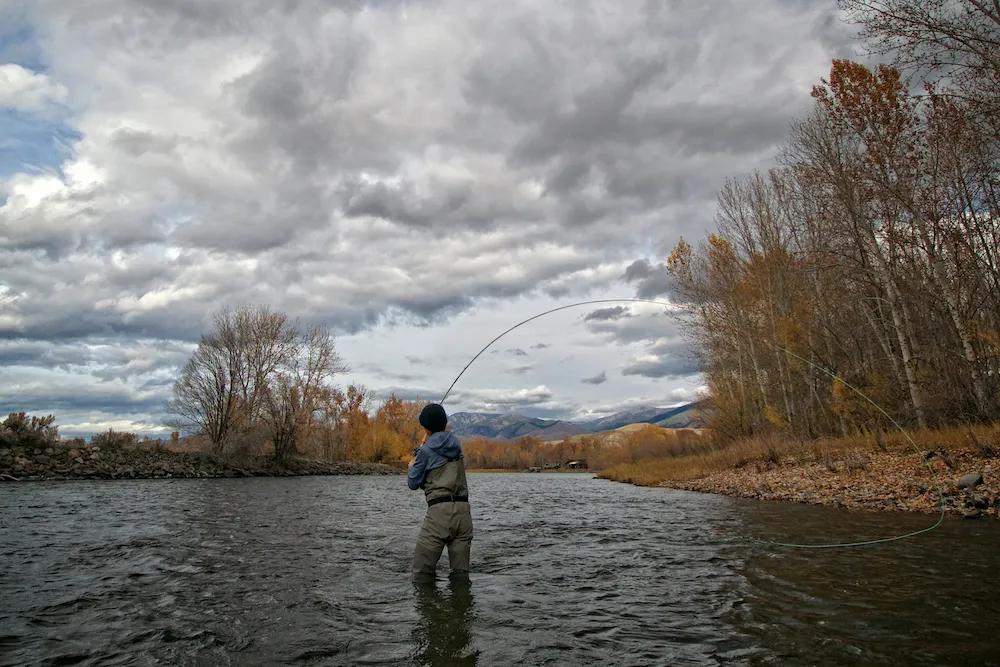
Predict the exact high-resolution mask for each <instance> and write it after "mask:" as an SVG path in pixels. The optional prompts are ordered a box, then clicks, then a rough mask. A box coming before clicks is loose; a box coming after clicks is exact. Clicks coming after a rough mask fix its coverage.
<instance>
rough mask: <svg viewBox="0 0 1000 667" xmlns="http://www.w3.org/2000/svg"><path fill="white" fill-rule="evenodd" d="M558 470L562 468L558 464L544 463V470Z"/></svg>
mask: <svg viewBox="0 0 1000 667" xmlns="http://www.w3.org/2000/svg"><path fill="white" fill-rule="evenodd" d="M560 468H562V466H561V465H560V464H558V463H546V464H545V469H546V470H559V469H560Z"/></svg>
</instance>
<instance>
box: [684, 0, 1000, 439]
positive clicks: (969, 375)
mask: <svg viewBox="0 0 1000 667" xmlns="http://www.w3.org/2000/svg"><path fill="white" fill-rule="evenodd" d="M842 4H843V5H844V8H845V9H846V10H847V11H848V14H849V16H850V17H851V18H853V19H854V20H856V21H857V22H859V23H860V24H861V25H862V27H863V29H864V36H865V37H866V38H867V39H868V40H869V44H870V45H871V46H872V47H873V48H874V49H876V50H880V51H881V52H884V53H888V54H892V55H894V56H895V58H896V60H895V64H896V67H893V66H888V65H884V66H878V67H877V68H875V69H869V68H868V67H866V66H864V65H862V64H858V63H854V62H849V61H845V60H837V61H834V63H833V66H832V68H831V71H830V75H829V79H826V80H822V81H821V83H820V84H819V85H817V86H815V87H814V89H813V93H812V94H813V98H814V100H815V103H814V106H813V109H812V111H811V113H810V114H809V115H808V116H807V117H806V118H803V119H801V120H800V121H799V122H797V123H796V124H795V125H794V127H793V129H792V132H791V135H790V136H789V138H788V139H787V141H786V143H785V146H784V150H783V151H782V158H781V166H780V167H779V168H776V169H772V170H770V171H768V172H766V173H754V174H752V175H750V176H748V177H745V178H739V179H735V180H731V181H729V182H727V183H726V185H725V187H724V188H723V189H722V191H721V193H720V195H719V203H718V216H717V230H716V232H715V233H714V234H712V235H711V236H709V237H708V239H707V240H706V241H705V242H704V243H703V244H701V245H699V247H697V248H695V247H692V246H691V245H689V244H688V243H686V242H684V241H683V240H681V241H680V243H678V245H677V247H676V248H675V249H674V251H673V253H672V254H671V256H670V257H669V259H668V271H669V273H670V275H671V277H672V279H673V283H674V285H675V287H676V289H677V291H678V294H679V296H680V298H681V299H682V300H683V301H684V302H685V303H686V324H687V330H688V331H689V333H690V334H691V336H692V337H693V339H694V340H695V342H696V344H697V347H698V349H699V350H700V354H701V357H702V361H703V365H704V369H705V373H706V376H707V379H708V383H709V385H710V389H711V393H712V396H713V399H714V409H713V410H712V411H711V412H710V419H711V424H710V426H711V427H713V428H714V429H715V430H717V431H718V432H719V433H720V434H723V435H725V436H729V437H741V436H747V435H753V434H758V433H762V432H768V431H781V432H786V433H789V434H793V435H795V436H803V437H814V436H818V435H821V434H830V433H838V432H839V433H847V432H853V431H855V430H857V429H881V428H886V427H888V423H887V422H888V420H887V417H886V415H884V414H883V413H882V412H881V410H880V407H881V408H884V409H885V410H886V412H888V413H889V414H891V415H892V416H893V417H894V418H896V419H898V420H899V421H902V422H904V423H906V424H910V425H915V426H921V427H924V426H937V425H947V424H955V423H959V422H973V421H979V422H985V421H996V420H998V419H1000V218H998V215H1000V183H998V169H1000V150H998V148H1000V145H998V140H997V139H998V118H1000V114H998V111H1000V57H998V56H997V54H998V53H1000V48H998V47H1000V9H998V8H997V5H996V3H992V4H991V3H980V2H973V1H972V0H964V1H956V2H906V1H903V0H882V1H876V0H871V1H866V2H845V3H842ZM897 67H898V69H897ZM901 71H902V72H904V73H905V76H904V74H901ZM921 77H923V80H922V83H923V85H922V86H919V87H918V86H917V85H916V84H915V82H919V81H921ZM831 374H832V375H835V376H836V378H839V379H835V378H834V377H833V376H832V375H831ZM847 383H849V384H850V385H853V386H855V387H857V388H858V389H860V390H861V391H862V392H863V393H864V394H865V395H866V396H868V397H869V398H870V399H871V401H872V402H869V401H867V400H866V399H865V398H863V397H861V396H859V395H858V394H857V393H855V392H854V391H852V390H851V389H849V388H848V386H847ZM873 403H874V404H877V406H879V407H876V405H874V404H873Z"/></svg>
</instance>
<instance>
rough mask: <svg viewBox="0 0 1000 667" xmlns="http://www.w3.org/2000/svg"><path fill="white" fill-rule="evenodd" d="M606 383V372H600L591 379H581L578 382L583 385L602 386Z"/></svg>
mask: <svg viewBox="0 0 1000 667" xmlns="http://www.w3.org/2000/svg"><path fill="white" fill-rule="evenodd" d="M607 381H608V374H607V372H606V371H601V372H600V373H598V374H597V375H594V376H593V377H589V378H583V379H582V380H580V382H583V383H584V384H604V383H605V382H607Z"/></svg>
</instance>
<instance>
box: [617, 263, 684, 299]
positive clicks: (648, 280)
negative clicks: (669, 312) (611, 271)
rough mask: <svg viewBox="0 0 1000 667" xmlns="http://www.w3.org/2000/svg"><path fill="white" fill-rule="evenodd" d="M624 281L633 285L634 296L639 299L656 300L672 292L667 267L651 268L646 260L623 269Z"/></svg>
mask: <svg viewBox="0 0 1000 667" xmlns="http://www.w3.org/2000/svg"><path fill="white" fill-rule="evenodd" d="M624 278H625V281H626V282H630V283H635V284H636V285H635V295H636V297H638V298H640V299H656V298H657V297H661V296H665V295H669V294H671V292H672V286H671V284H670V278H669V276H668V275H667V267H666V266H665V265H663V264H657V265H656V266H653V265H652V264H650V263H649V260H646V259H637V260H636V261H634V262H632V263H631V264H629V266H628V268H627V269H625V275H624Z"/></svg>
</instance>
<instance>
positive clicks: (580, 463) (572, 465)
mask: <svg viewBox="0 0 1000 667" xmlns="http://www.w3.org/2000/svg"><path fill="white" fill-rule="evenodd" d="M566 467H567V468H569V469H570V470H586V469H587V461H586V460H584V459H578V460H576V461H567V462H566Z"/></svg>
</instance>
